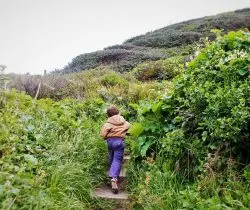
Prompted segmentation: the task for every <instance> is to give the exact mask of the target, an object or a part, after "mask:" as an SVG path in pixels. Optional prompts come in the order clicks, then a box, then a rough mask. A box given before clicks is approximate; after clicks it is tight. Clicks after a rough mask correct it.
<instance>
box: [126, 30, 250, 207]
mask: <svg viewBox="0 0 250 210" xmlns="http://www.w3.org/2000/svg"><path fill="white" fill-rule="evenodd" d="M249 44H250V35H249V33H243V32H241V31H239V32H230V33H229V34H228V35H226V36H225V37H219V38H218V39H217V40H216V41H215V42H214V43H212V44H211V45H209V46H208V47H207V48H206V49H204V50H202V51H201V52H200V54H199V55H198V56H197V57H196V59H195V60H193V61H192V62H190V63H189V65H188V68H187V70H186V71H185V72H184V74H181V75H180V76H177V78H176V79H175V81H174V87H173V91H172V92H171V93H169V94H166V95H162V96H161V98H160V99H159V100H158V101H156V102H150V101H141V102H140V103H139V104H131V106H133V108H134V109H135V110H137V113H138V120H139V121H140V123H136V124H135V125H134V126H133V128H132V129H131V134H133V135H134V136H136V137H138V141H137V142H134V143H133V151H134V156H135V157H137V159H142V158H143V157H148V158H147V161H148V163H147V164H146V166H143V167H144V168H145V171H146V172H145V171H144V173H145V174H148V176H149V177H153V176H156V175H157V173H163V174H162V175H161V176H163V177H165V174H164V173H170V174H176V176H177V180H178V179H180V180H179V182H181V183H185V182H187V185H184V186H182V188H181V189H180V191H178V193H175V194H176V195H178V198H179V199H180V200H182V201H185V202H186V203H185V204H184V203H183V202H178V201H177V200H176V199H175V198H174V197H172V198H171V199H172V200H171V202H173V203H169V202H170V201H169V200H168V205H173V206H175V208H186V209H193V208H198V209H199V208H202V207H204V206H206V205H208V204H209V205H211V209H213V208H216V207H217V208H218V209H223V208H224V207H225V208H226V207H228V208H233V209H240V208H241V207H242V208H243V209H244V208H245V209H247V208H249V207H250V206H249V195H250V194H249V185H250V183H249V166H248V168H246V169H244V168H245V167H246V166H247V165H248V164H249V157H250V143H249V136H250V124H249V122H250V92H249V90H250V73H249V66H250V50H249ZM137 168H138V167H137V166H136V165H134V169H135V170H137ZM242 171H245V172H244V174H245V175H244V176H243V177H242V176H241V173H242ZM135 174H137V173H135ZM139 174H142V173H141V172H139ZM166 176H167V177H169V176H168V175H166ZM132 177H133V176H132ZM178 177H179V178H178ZM170 178H171V176H170ZM170 178H167V179H166V181H167V180H168V179H170ZM172 178H173V179H171V180H172V182H173V186H174V183H176V178H175V177H172ZM134 179H136V176H135V177H134ZM148 179H150V178H148ZM144 180H145V179H144ZM153 180H154V181H153ZM166 181H164V178H163V179H162V185H163V186H164V185H165V184H167V183H165V182H166ZM152 182H153V183H152V187H155V185H156V184H157V182H158V180H155V179H153V178H152ZM149 183H150V181H149ZM149 183H146V184H145V183H144V181H143V179H142V180H141V181H140V180H139V181H138V180H137V181H135V185H136V184H138V185H137V186H141V185H143V186H144V191H142V190H139V191H136V190H135V191H136V192H137V193H139V198H142V197H148V196H149V197H151V196H153V195H154V191H153V189H151V185H150V184H149ZM190 185H192V187H190V188H189V186H190ZM163 188H164V187H162V188H160V190H161V189H162V190H163ZM132 189H137V187H135V186H133V188H132ZM174 190H175V191H176V189H175V187H173V191H174ZM143 192H144V194H143V195H142V193H143ZM164 193H166V195H165V196H162V197H161V196H160V198H159V200H158V198H157V197H154V199H155V202H154V203H152V202H150V203H149V202H148V203H147V204H145V206H144V207H145V208H146V209H148V208H152V209H157V208H158V209H160V206H164V205H167V204H166V202H167V201H166V202H165V199H168V198H169V195H170V197H171V196H173V194H171V193H172V192H171V190H166V191H164ZM245 195H246V196H245ZM207 199H208V200H207ZM143 201H145V200H143ZM151 201H152V200H151ZM161 202H163V203H161ZM142 205H143V202H142ZM153 207H154V208H153ZM175 208H174V209H175Z"/></svg>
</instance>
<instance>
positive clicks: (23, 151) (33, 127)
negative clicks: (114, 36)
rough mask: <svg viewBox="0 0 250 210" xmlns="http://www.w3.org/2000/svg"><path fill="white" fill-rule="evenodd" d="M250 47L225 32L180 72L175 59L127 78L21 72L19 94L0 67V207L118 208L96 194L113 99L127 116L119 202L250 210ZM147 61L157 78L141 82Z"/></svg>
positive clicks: (240, 35) (103, 71) (249, 38)
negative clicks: (124, 197) (124, 195)
mask: <svg viewBox="0 0 250 210" xmlns="http://www.w3.org/2000/svg"><path fill="white" fill-rule="evenodd" d="M249 46H250V33H248V32H243V31H236V32H235V31H231V32H229V33H228V34H226V35H224V36H220V35H218V38H216V40H214V41H213V42H210V43H207V44H206V46H204V47H203V49H201V50H200V51H199V53H196V55H195V58H194V59H193V60H192V61H191V62H189V63H188V64H187V65H186V66H185V68H184V67H183V64H182V61H181V60H178V59H176V58H177V57H179V56H174V57H172V58H169V59H165V60H159V61H156V62H147V63H144V64H140V65H138V66H137V67H136V68H135V69H133V71H132V72H129V73H126V74H121V73H119V72H114V71H112V70H110V69H109V68H104V67H102V68H96V69H91V70H87V71H83V72H80V73H72V74H65V75H59V74H49V75H45V76H32V75H22V76H21V77H19V78H16V79H15V81H11V83H13V84H15V85H17V86H16V88H15V89H16V90H11V88H8V86H7V88H6V86H5V85H1V84H6V83H5V82H6V79H5V75H3V74H0V81H3V82H2V83H0V192H1V193H0V209H3V210H7V209H12V210H19V209H37V210H40V209H62V210H68V209H79V210H87V209H103V210H106V209H118V206H117V204H116V203H115V202H114V201H113V200H111V199H103V198H100V196H99V197H96V196H94V195H96V194H94V192H96V189H103V188H102V186H104V187H106V188H105V189H106V192H111V190H110V188H111V186H110V184H108V180H109V178H108V177H107V170H108V158H107V153H108V151H107V150H108V149H107V146H106V144H105V143H106V142H105V141H103V139H101V137H100V136H99V132H100V129H101V127H102V125H103V124H104V122H105V121H106V120H107V116H106V110H107V107H109V105H110V104H115V105H116V106H117V107H118V108H119V110H120V113H121V115H122V116H123V117H124V118H125V119H126V120H128V121H129V122H130V123H131V124H132V126H131V128H130V130H129V134H130V135H128V136H127V137H126V139H125V143H126V150H125V155H129V156H130V159H129V161H128V163H126V164H127V165H126V167H127V170H126V171H125V175H126V177H127V179H126V180H124V179H123V183H125V184H126V186H125V187H124V188H125V190H126V191H127V195H128V196H127V201H126V203H125V202H124V203H123V205H124V206H119V208H120V207H123V209H128V210H130V209H131V210H132V209H135V210H140V209H141V210H149V209H169V210H172V209H173V210H175V209H183V210H192V209H208V210H225V209H235V210H246V209H250V92H249V89H250V71H249V69H250V68H249V67H250V48H249ZM145 69H146V73H145ZM152 69H155V70H156V71H155V73H156V74H155V75H156V76H157V74H158V73H159V72H161V71H163V70H164V69H165V70H164V71H163V73H164V74H162V75H165V76H164V78H162V80H160V81H159V80H158V79H154V80H152V81H146V82H144V80H145V79H146V76H150V77H152V76H154V75H153V74H152V73H154V71H153V72H152ZM135 70H137V71H135ZM141 70H142V71H141ZM134 71H135V72H134ZM134 73H135V74H134ZM144 73H145V74H144ZM138 75H139V77H138ZM13 77H14V75H13ZM140 78H141V79H142V81H140V80H138V79H140ZM38 84H41V89H40V92H39V96H38V98H41V99H39V100H37V99H36V97H35V96H34V95H37V94H36V93H37V90H39V88H38V87H40V86H39V85H38ZM19 85H20V86H19ZM22 88H24V90H25V91H26V92H27V93H29V94H30V95H31V96H32V97H30V96H28V95H27V94H25V93H20V92H19V91H18V90H20V89H22ZM61 99H62V100H61ZM123 165H125V164H123ZM120 180H121V181H122V179H120ZM120 180H119V181H120ZM120 183H121V182H120ZM119 190H120V189H119ZM122 190H123V189H122ZM119 195H121V193H120V191H119V193H118V194H117V196H119ZM106 198H107V197H106Z"/></svg>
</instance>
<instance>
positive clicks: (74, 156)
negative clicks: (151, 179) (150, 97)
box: [0, 91, 111, 209]
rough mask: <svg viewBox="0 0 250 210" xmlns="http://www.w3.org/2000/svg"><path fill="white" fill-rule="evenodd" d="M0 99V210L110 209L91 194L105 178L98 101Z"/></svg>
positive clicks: (102, 109) (6, 95)
mask: <svg viewBox="0 0 250 210" xmlns="http://www.w3.org/2000/svg"><path fill="white" fill-rule="evenodd" d="M0 97H1V98H0V99H1V104H0V208H1V209H93V208H97V207H98V206H99V207H100V206H101V207H105V208H107V209H108V208H111V207H110V205H111V204H110V203H107V202H104V201H101V200H97V199H94V198H93V194H92V193H93V189H94V188H95V187H96V186H97V185H100V183H102V182H103V179H105V178H106V177H105V170H106V168H105V166H106V158H103V157H105V156H106V154H107V153H106V147H105V144H104V141H103V140H102V139H101V138H100V137H99V129H100V126H101V124H102V121H103V119H104V117H105V114H104V113H105V107H106V106H107V105H106V104H105V103H104V102H103V101H102V100H97V99H92V100H91V101H84V102H81V101H76V100H73V99H65V100H63V101H60V102H54V101H52V100H51V99H42V100H36V101H35V100H33V99H32V98H31V97H30V96H27V95H24V94H20V93H17V92H15V91H7V92H6V91H5V92H2V91H1V95H0Z"/></svg>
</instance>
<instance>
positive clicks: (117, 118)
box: [107, 115, 126, 125]
mask: <svg viewBox="0 0 250 210" xmlns="http://www.w3.org/2000/svg"><path fill="white" fill-rule="evenodd" d="M107 122H108V123H110V124H113V125H123V124H124V123H125V122H126V120H125V119H124V118H123V117H122V116H120V115H114V116H112V117H109V118H108V120H107Z"/></svg>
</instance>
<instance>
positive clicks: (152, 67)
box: [132, 57, 184, 81]
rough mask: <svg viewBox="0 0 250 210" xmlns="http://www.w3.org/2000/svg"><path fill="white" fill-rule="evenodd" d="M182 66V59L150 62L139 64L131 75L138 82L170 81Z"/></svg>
mask: <svg viewBox="0 0 250 210" xmlns="http://www.w3.org/2000/svg"><path fill="white" fill-rule="evenodd" d="M183 66H184V59H183V58H182V57H172V58H169V59H165V60H158V61H151V62H146V63H142V64H139V65H138V66H137V67H136V68H134V69H133V71H132V73H133V74H134V75H135V77H136V78H137V79H138V80H139V81H147V80H171V79H172V78H174V77H175V76H176V75H178V74H180V73H181V71H182V69H183Z"/></svg>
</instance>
